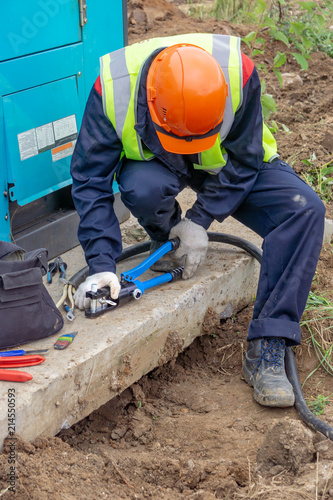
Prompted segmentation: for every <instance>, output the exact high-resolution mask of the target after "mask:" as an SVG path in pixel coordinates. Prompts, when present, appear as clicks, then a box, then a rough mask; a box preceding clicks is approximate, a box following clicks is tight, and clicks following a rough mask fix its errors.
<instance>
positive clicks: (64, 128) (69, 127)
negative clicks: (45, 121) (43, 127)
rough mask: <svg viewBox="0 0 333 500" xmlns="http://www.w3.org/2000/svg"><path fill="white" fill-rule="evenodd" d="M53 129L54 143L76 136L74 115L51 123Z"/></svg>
mask: <svg viewBox="0 0 333 500" xmlns="http://www.w3.org/2000/svg"><path fill="white" fill-rule="evenodd" d="M53 128H54V136H55V139H56V141H58V140H59V139H62V138H63V137H68V136H70V135H73V134H77V126H76V119H75V115H70V116H66V118H61V120H57V121H55V122H53Z"/></svg>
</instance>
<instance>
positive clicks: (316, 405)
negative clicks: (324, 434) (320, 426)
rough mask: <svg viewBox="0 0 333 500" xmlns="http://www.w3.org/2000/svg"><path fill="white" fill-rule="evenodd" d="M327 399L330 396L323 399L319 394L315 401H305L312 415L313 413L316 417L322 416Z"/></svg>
mask: <svg viewBox="0 0 333 500" xmlns="http://www.w3.org/2000/svg"><path fill="white" fill-rule="evenodd" d="M329 398H330V396H326V397H325V396H323V395H322V394H319V396H317V399H315V400H314V401H307V403H308V405H309V408H310V410H311V411H312V413H314V414H315V415H317V416H318V415H322V414H323V413H324V411H325V408H326V406H327V405H328V403H329Z"/></svg>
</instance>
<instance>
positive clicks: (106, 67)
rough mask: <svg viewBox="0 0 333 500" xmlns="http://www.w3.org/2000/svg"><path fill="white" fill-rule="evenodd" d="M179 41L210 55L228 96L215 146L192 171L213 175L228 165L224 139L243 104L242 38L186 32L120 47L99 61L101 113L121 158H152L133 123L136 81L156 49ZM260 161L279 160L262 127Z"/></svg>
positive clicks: (138, 82)
mask: <svg viewBox="0 0 333 500" xmlns="http://www.w3.org/2000/svg"><path fill="white" fill-rule="evenodd" d="M177 43H191V44H194V45H197V46H199V47H202V48H203V49H205V50H206V51H207V52H209V53H210V54H212V56H213V57H214V58H215V59H216V61H217V62H218V64H219V65H220V67H221V69H222V71H223V74H224V77H225V80H226V83H227V84H228V97H227V101H226V106H225V110H224V115H223V120H222V123H221V129H220V132H219V134H218V137H217V139H216V142H215V144H214V146H213V147H212V148H210V149H208V150H207V151H203V152H202V153H199V154H198V158H199V160H198V164H195V165H194V168H197V169H200V170H206V171H208V172H210V173H212V174H217V173H218V172H219V171H220V170H221V169H222V168H223V167H224V165H225V164H226V161H227V157H228V155H227V152H226V150H225V149H224V147H223V146H222V145H221V144H223V140H224V139H225V138H226V137H227V135H228V133H229V132H230V129H231V127H232V125H233V123H234V119H235V114H236V112H237V110H238V109H239V108H240V107H241V105H242V100H243V78H242V58H241V51H240V38H238V37H234V36H227V35H211V34H197V33H195V34H187V35H177V36H170V37H161V38H153V39H152V40H144V41H142V42H139V43H136V44H134V45H130V46H128V47H124V48H122V49H119V50H116V51H115V52H111V53H110V54H106V55H105V56H103V57H101V59H100V62H101V85H102V99H103V110H104V114H105V116H107V117H108V118H109V120H110V121H111V123H112V125H113V127H114V129H115V131H116V133H117V136H118V138H119V139H120V140H121V142H122V144H123V150H124V155H125V156H126V157H127V158H129V159H132V160H145V161H147V160H150V159H151V158H153V157H154V155H153V153H152V152H151V151H150V150H148V149H147V147H146V146H145V145H144V144H143V142H142V140H141V138H140V136H139V134H138V133H137V132H136V130H135V128H134V125H135V124H136V123H137V97H138V91H139V85H140V77H141V71H142V68H143V65H144V63H145V61H146V59H147V58H148V57H149V56H150V55H151V54H152V53H153V52H154V51H155V50H156V49H159V48H161V49H162V48H165V47H168V46H170V45H174V44H177ZM263 148H264V152H265V154H264V161H266V162H270V161H272V160H273V159H274V158H276V157H277V156H278V154H277V147H276V141H275V139H274V137H273V135H272V134H271V132H270V131H269V129H268V127H267V126H266V125H265V124H264V123H263Z"/></svg>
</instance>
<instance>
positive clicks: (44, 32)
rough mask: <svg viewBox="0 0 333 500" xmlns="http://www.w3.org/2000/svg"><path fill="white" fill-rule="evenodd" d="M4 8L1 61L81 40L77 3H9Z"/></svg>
mask: <svg viewBox="0 0 333 500" xmlns="http://www.w3.org/2000/svg"><path fill="white" fill-rule="evenodd" d="M5 3H6V6H4V5H2V6H1V16H0V33H1V44H0V61H5V60H7V59H13V58H16V57H21V56H25V55H28V54H33V53H35V52H40V51H42V50H47V49H51V48H55V47H63V46H65V45H69V44H71V43H75V42H79V41H80V40H81V29H80V25H79V23H78V19H79V3H78V1H77V0H29V1H28V2H27V0H15V1H9V0H7V1H6V2H5Z"/></svg>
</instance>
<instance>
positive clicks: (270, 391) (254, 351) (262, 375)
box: [243, 337, 295, 407]
mask: <svg viewBox="0 0 333 500" xmlns="http://www.w3.org/2000/svg"><path fill="white" fill-rule="evenodd" d="M285 350H286V342H285V340H284V339H282V338H278V337H266V338H262V339H255V340H251V341H250V342H249V343H248V348H247V351H246V355H245V361H244V364H243V373H244V377H245V380H246V382H247V383H248V384H249V385H250V386H251V387H253V388H254V399H255V400H256V401H257V403H259V404H261V405H264V406H280V407H286V406H293V405H294V402H295V396H294V391H293V388H292V385H291V383H290V382H289V380H288V379H287V375H286V372H285V367H284V356H285Z"/></svg>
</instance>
